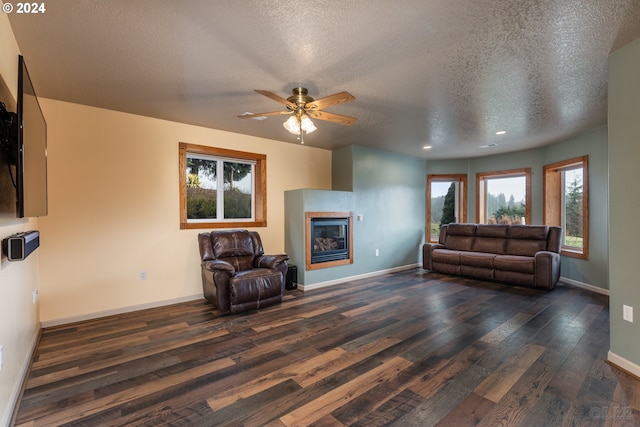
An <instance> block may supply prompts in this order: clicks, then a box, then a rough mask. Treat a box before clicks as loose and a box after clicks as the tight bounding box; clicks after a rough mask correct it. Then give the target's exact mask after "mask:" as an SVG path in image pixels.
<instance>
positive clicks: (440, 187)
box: [427, 175, 467, 242]
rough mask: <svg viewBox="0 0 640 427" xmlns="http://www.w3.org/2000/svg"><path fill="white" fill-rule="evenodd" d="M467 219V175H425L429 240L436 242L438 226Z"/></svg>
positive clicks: (438, 231) (438, 234)
mask: <svg viewBox="0 0 640 427" xmlns="http://www.w3.org/2000/svg"><path fill="white" fill-rule="evenodd" d="M466 221H467V176H466V175H428V176H427V229H428V237H427V238H428V239H429V241H430V242H437V241H438V237H439V236H440V227H441V226H442V225H445V224H451V223H452V222H466Z"/></svg>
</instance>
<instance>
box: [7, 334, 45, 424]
mask: <svg viewBox="0 0 640 427" xmlns="http://www.w3.org/2000/svg"><path fill="white" fill-rule="evenodd" d="M39 336H40V327H39V326H38V328H36V330H35V331H34V333H33V336H32V337H31V344H30V346H29V347H30V350H29V351H28V352H27V354H26V355H25V357H24V360H23V361H22V367H21V368H20V374H19V375H18V383H17V386H16V387H14V389H13V393H11V398H10V399H9V404H8V405H7V413H6V414H5V415H4V418H5V419H4V420H2V423H0V425H3V426H8V425H10V423H11V421H12V419H13V414H14V413H16V411H17V409H18V408H16V406H17V405H18V403H19V402H18V400H19V399H20V394H21V393H22V388H23V385H24V384H26V382H27V376H28V375H29V369H30V368H31V360H32V359H33V354H34V352H35V351H36V346H37V345H38V337H39Z"/></svg>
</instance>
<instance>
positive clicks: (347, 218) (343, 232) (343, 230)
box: [305, 212, 353, 270]
mask: <svg viewBox="0 0 640 427" xmlns="http://www.w3.org/2000/svg"><path fill="white" fill-rule="evenodd" d="M305 217H306V222H307V231H306V234H307V236H306V237H307V238H306V242H307V260H306V267H307V270H315V269H318V268H327V267H335V266H338V265H345V264H351V263H352V262H353V256H352V246H353V235H352V232H353V230H352V228H353V221H352V218H353V216H352V215H351V213H350V212H306V213H305Z"/></svg>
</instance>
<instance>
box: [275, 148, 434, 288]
mask: <svg viewBox="0 0 640 427" xmlns="http://www.w3.org/2000/svg"><path fill="white" fill-rule="evenodd" d="M425 164H426V162H425V160H423V159H418V158H415V157H410V156H404V155H400V154H395V153H389V152H386V151H380V150H374V149H369V148H364V147H358V146H347V147H344V148H341V149H338V150H335V151H334V152H333V154H332V188H333V191H328V190H309V189H299V190H291V191H287V192H285V251H286V252H287V254H288V255H289V257H290V263H291V264H292V265H296V266H297V267H298V282H299V283H301V284H303V285H305V286H312V285H314V284H322V283H323V282H331V281H334V280H340V279H344V278H347V277H354V276H359V275H364V274H367V273H375V272H378V271H384V270H388V269H392V268H396V267H403V266H407V265H414V264H418V263H420V262H421V250H420V248H421V245H422V243H423V242H424V227H425V217H426V214H425V205H426V200H425V185H426V170H425ZM312 211H315V212H332V211H339V212H342V211H350V212H353V233H354V234H353V241H354V245H353V246H354V247H353V264H350V265H344V266H338V267H332V268H324V269H318V270H310V271H305V250H306V248H305V235H304V233H305V222H304V213H305V212H312ZM358 216H361V218H362V220H358ZM376 249H378V254H379V255H378V256H376Z"/></svg>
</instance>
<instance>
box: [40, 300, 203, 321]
mask: <svg viewBox="0 0 640 427" xmlns="http://www.w3.org/2000/svg"><path fill="white" fill-rule="evenodd" d="M202 298H204V297H203V296H202V294H198V295H189V296H186V297H178V298H172V299H169V300H163V301H154V302H149V303H145V304H138V305H130V306H128V307H120V308H114V309H112V310H104V311H97V312H94V313H87V314H81V315H79V316H71V317H62V318H59V319H52V320H45V321H43V322H42V327H43V328H49V327H51V326H59V325H67V324H69V323H75V322H82V321H84V320H91V319H97V318H99V317H107V316H113V315H116V314H122V313H130V312H132V311H138V310H146V309H148V308H156V307H163V306H165V305H171V304H178V303H181V302H187V301H194V300H197V299H202Z"/></svg>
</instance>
